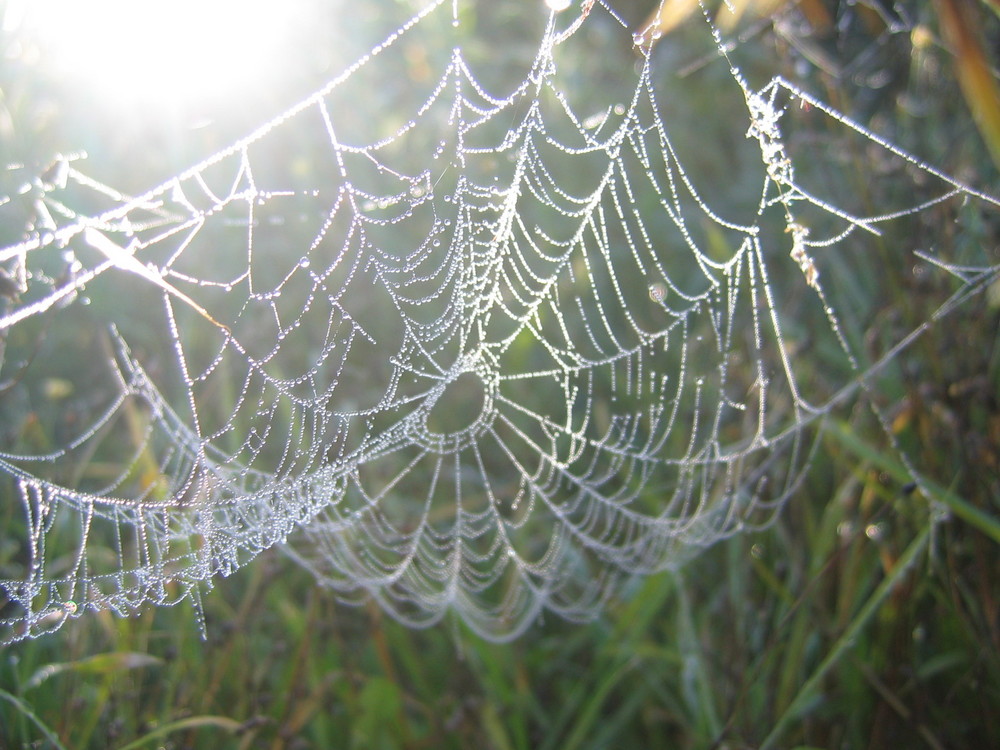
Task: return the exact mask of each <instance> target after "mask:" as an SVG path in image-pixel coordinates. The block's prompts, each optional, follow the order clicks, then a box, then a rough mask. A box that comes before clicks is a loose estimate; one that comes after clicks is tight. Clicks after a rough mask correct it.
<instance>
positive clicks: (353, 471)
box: [0, 2, 997, 642]
mask: <svg viewBox="0 0 1000 750" xmlns="http://www.w3.org/2000/svg"><path fill="white" fill-rule="evenodd" d="M502 5H503V4H502V3H498V4H496V6H497V7H500V6H502ZM518 7H519V9H520V10H519V11H518V13H519V17H524V18H522V20H521V21H520V22H521V23H524V24H525V26H526V28H527V30H528V31H526V32H525V33H526V34H527V33H528V32H529V31H530V32H531V33H532V34H533V35H534V36H533V37H532V41H531V42H530V44H531V45H533V50H534V55H533V56H532V55H527V56H520V57H519V56H518V51H517V50H515V51H510V50H507V51H506V53H507V54H506V57H503V56H501V52H502V51H501V50H498V49H497V48H496V47H495V46H493V47H491V46H490V38H489V34H488V32H483V31H479V32H478V33H476V32H475V31H469V30H468V29H467V28H466V27H465V26H464V25H463V24H462V23H456V24H454V25H453V23H452V20H453V17H452V14H453V13H454V12H455V11H454V8H453V5H452V3H442V2H437V3H432V4H430V5H429V6H428V7H427V8H426V9H425V10H424V11H422V12H421V13H420V15H418V16H417V17H415V18H414V19H413V20H411V21H410V22H408V23H406V24H404V25H403V26H401V27H400V28H399V30H398V31H396V32H395V33H393V34H392V35H391V36H390V37H388V38H387V39H386V40H385V42H383V43H382V44H381V45H379V46H378V47H376V48H375V49H374V50H373V51H372V53H371V54H370V55H368V56H367V57H365V58H364V59H362V60H361V61H360V62H359V63H357V64H356V65H355V66H353V67H352V68H350V69H349V70H348V71H346V72H345V73H344V74H343V75H341V76H340V77H339V78H337V79H336V80H334V81H333V82H331V83H330V84H329V85H328V86H327V87H326V88H325V89H323V90H322V91H321V92H319V93H317V94H316V95H314V96H312V97H310V98H308V99H306V100H304V101H302V102H301V103H300V104H299V105H297V106H296V107H295V108H294V109H292V110H291V111H289V112H287V113H286V114H284V115H282V116H280V117H278V118H277V119H275V120H273V121H271V122H269V123H267V124H266V125H264V126H263V127H261V128H260V129H259V130H258V131H257V132H255V133H254V134H253V135H252V136H250V137H249V138H247V139H245V140H242V141H240V142H238V143H236V144H234V145H233V146H232V147H230V148H228V149H226V150H224V151H222V152H220V153H218V154H216V155H215V156H213V157H212V158H210V159H209V160H207V161H206V162H204V163H202V164H200V165H198V166H197V167H195V168H193V169H191V170H189V171H187V172H185V173H183V174H181V175H178V176H177V177H175V178H173V179H171V180H169V181H168V182H166V183H164V184H163V185H161V186H160V187H158V188H156V189H154V190H152V191H150V192H148V193H146V194H145V195H143V196H141V197H139V198H134V199H133V198H128V197H126V196H123V195H120V194H118V193H117V192H116V191H115V190H112V189H110V188H107V187H105V186H103V185H100V184H98V183H96V182H94V181H93V180H90V179H89V178H87V177H86V176H85V175H84V174H83V173H81V172H80V171H78V169H77V166H78V165H77V164H76V163H73V162H68V161H64V162H62V163H60V164H57V165H56V169H55V176H54V177H53V176H52V175H51V174H50V175H48V176H46V177H43V178H40V179H37V180H35V181H34V182H32V183H31V184H30V185H28V186H26V188H25V190H24V191H22V193H21V194H19V195H16V196H14V197H13V198H12V199H10V200H8V201H7V203H6V205H5V206H4V207H3V208H4V209H5V210H13V209H14V208H16V207H18V206H23V205H28V206H29V207H30V209H31V210H30V216H29V219H28V222H27V226H26V230H25V231H26V233H25V235H24V240H23V241H22V242H20V243H18V244H15V245H12V246H9V247H7V248H6V249H4V250H0V267H2V269H3V271H4V273H3V277H2V279H0V280H2V281H3V283H4V290H5V291H4V297H3V298H2V305H3V306H2V307H0V312H2V315H0V331H2V336H3V342H4V344H5V346H6V350H5V353H4V359H3V370H2V380H3V392H2V395H0V406H2V407H3V409H4V414H5V415H6V416H5V420H7V424H8V425H10V427H8V428H7V429H5V431H4V435H3V438H2V439H3V443H2V446H0V447H2V449H3V452H2V454H0V474H2V477H3V481H4V484H3V489H2V490H0V496H2V497H3V499H4V502H5V503H6V504H7V506H8V508H7V517H8V518H9V519H11V524H12V525H11V528H15V527H16V528H17V529H21V530H22V531H21V532H19V533H22V536H21V538H20V540H19V542H18V545H17V546H16V549H15V551H14V552H12V553H5V557H4V558H3V560H2V561H0V562H2V565H0V591H2V596H3V598H0V606H2V609H0V622H2V624H3V626H4V628H5V633H4V634H3V636H2V639H3V641H4V642H9V641H13V640H17V639H20V638H24V637H31V636H35V635H38V634H39V633H42V632H45V631H47V630H51V629H53V628H55V627H58V626H60V625H61V624H63V623H64V622H65V621H66V620H67V619H68V618H69V617H70V616H79V615H80V614H82V613H83V612H84V611H86V610H97V609H104V608H108V609H112V610H114V611H116V612H119V613H129V612H132V611H134V610H136V609H137V608H139V607H141V606H143V605H145V604H147V603H154V604H164V603H170V602H175V601H178V600H181V599H183V598H185V597H188V596H194V595H196V594H197V591H198V588H199V586H200V585H201V584H203V583H210V582H211V581H212V579H213V578H214V577H215V576H217V575H220V574H222V575H227V574H229V573H231V572H233V571H235V570H236V569H238V568H240V567H241V566H242V565H244V564H246V563H247V562H249V561H250V560H252V559H253V558H254V557H255V556H256V555H257V554H258V553H260V552H261V551H263V550H265V549H268V548H270V547H272V546H274V545H279V544H280V545H284V548H285V549H286V550H287V551H288V553H289V554H290V555H291V556H292V557H293V558H295V559H296V560H297V561H299V562H300V563H301V564H303V565H304V566H306V567H307V568H308V569H310V570H311V571H312V572H313V573H314V574H315V576H316V578H317V579H318V580H319V581H320V582H321V583H322V584H324V585H327V586H331V587H333V588H335V589H337V590H338V591H339V592H341V593H342V595H343V596H344V597H345V598H348V599H351V598H355V597H363V596H368V595H370V596H373V597H375V598H376V599H377V600H378V601H379V602H380V603H381V605H382V606H383V607H385V608H386V609H387V610H388V611H389V612H391V613H392V614H393V615H394V616H395V617H397V618H399V619H400V620H402V621H403V622H406V623H409V624H413V625H428V624H431V623H434V622H436V621H438V620H439V619H440V618H441V617H442V616H443V615H444V614H445V613H446V612H448V611H449V610H452V611H454V612H456V613H457V614H458V615H459V616H461V617H462V618H463V619H464V620H465V621H466V622H467V623H468V624H469V625H470V626H471V627H472V628H473V629H474V630H476V631H477V632H479V633H481V634H482V635H483V636H485V637H487V638H492V639H498V640H499V639H504V638H510V637H514V636H516V635H517V634H519V633H521V632H522V631H523V630H524V629H525V628H526V627H528V625H529V624H530V623H531V622H532V621H533V620H534V619H535V618H536V617H537V616H538V615H539V613H541V612H542V611H543V610H545V609H548V610H551V611H553V612H556V613H558V614H560V615H562V616H563V617H566V618H569V619H572V620H584V619H587V618H590V617H592V616H593V615H594V614H595V613H596V612H597V611H599V609H600V607H601V606H602V605H603V604H604V603H605V601H606V600H607V599H608V598H609V597H612V596H614V595H615V594H616V592H617V591H618V590H619V588H620V584H621V582H622V579H623V577H625V576H629V575H633V574H636V573H649V572H652V571H658V570H663V569H665V568H670V567H674V566H677V565H679V564H681V563H682V562H683V561H684V560H685V559H686V558H687V557H689V556H690V554H692V553H693V552H696V551H697V550H698V549H700V548H703V547H705V546H706V545H709V544H712V543H714V542H716V541H717V540H719V539H722V538H724V537H727V536H728V535H731V534H733V533H735V532H737V531H740V530H743V529H748V528H755V527H759V526H761V525H764V524H767V523H768V522H769V521H770V520H771V519H772V518H773V516H774V514H775V513H776V512H777V511H778V510H779V509H780V508H781V506H782V504H783V503H784V502H785V501H786V499H787V498H788V497H789V496H790V495H791V494H792V493H794V492H795V490H796V488H797V487H798V486H799V483H800V480H801V478H802V476H803V472H804V471H805V470H806V468H807V467H808V465H809V462H810V459H811V457H812V456H813V454H814V453H815V451H816V450H817V447H818V443H817V434H818V431H819V429H820V427H821V422H822V418H823V417H824V416H825V415H827V414H829V413H830V411H831V409H832V408H833V407H834V406H835V405H836V404H837V403H839V402H841V401H842V400H843V399H844V398H845V397H846V396H848V395H849V394H851V393H852V392H853V391H854V390H856V389H857V388H858V387H859V385H863V384H871V383H872V382H873V379H874V378H876V376H877V373H878V370H879V368H880V367H883V366H885V365H886V363H887V362H889V361H891V360H892V359H893V358H894V357H895V355H896V353H897V352H898V351H899V348H900V347H901V346H902V345H905V343H907V342H908V340H909V339H910V338H911V337H912V336H914V335H916V333H919V331H920V330H922V329H921V328H920V327H917V329H916V331H914V327H913V326H910V327H905V326H902V325H900V324H898V323H892V322H884V321H883V322H882V323H881V324H880V323H879V320H878V317H877V308H876V307H874V303H873V302H871V299H872V297H873V296H876V295H872V294H870V293H868V294H866V293H865V290H866V289H867V288H868V286H869V285H870V284H872V283H876V282H877V281H878V280H880V279H881V278H883V277H890V276H899V277H902V276H903V275H904V274H906V273H909V272H910V269H911V268H912V267H913V264H914V263H919V264H921V267H922V268H923V269H924V270H925V271H926V273H927V274H928V275H931V274H933V275H935V276H938V277H940V283H941V285H942V286H941V288H942V313H943V311H944V310H946V309H947V307H948V306H949V305H951V304H953V303H954V302H956V301H958V300H960V299H961V298H963V297H964V296H966V295H968V294H970V293H972V292H974V291H978V290H979V289H981V288H982V287H983V286H984V285H986V284H988V283H990V282H991V281H992V280H993V279H995V276H996V272H997V264H996V258H990V257H987V255H986V253H985V252H984V251H982V250H981V246H971V247H970V246H969V245H963V246H959V245H958V243H956V242H952V243H950V244H949V242H947V241H945V240H941V241H933V242H926V241H922V240H921V239H920V238H922V237H926V236H927V232H928V231H929V229H928V228H929V227H934V226H939V225H943V224H945V223H946V217H947V218H948V220H954V219H955V218H956V217H957V218H963V217H966V218H967V217H968V216H969V215H971V213H970V212H977V213H976V215H977V216H983V215H985V216H989V214H990V212H993V211H995V209H996V207H997V204H996V202H995V201H994V200H993V199H991V198H988V197H987V196H985V195H983V194H981V193H978V192H976V191H975V190H973V189H972V188H970V187H967V186H965V185H963V184H961V183H960V182H958V181H956V180H952V179H951V178H949V177H947V176H946V175H944V174H943V173H941V172H938V171H936V170H935V169H933V168H931V167H930V166H929V165H927V164H925V163H922V162H920V161H919V160H917V159H914V158H912V157H910V156H908V155H907V154H906V153H904V152H903V151H901V150H899V149H897V148H895V147H894V146H892V145H891V144H889V143H888V142H887V141H884V140H881V139H879V138H877V137H876V136H874V135H873V134H871V133H869V132H867V131H865V130H864V129H863V128H860V127H859V126H856V125H854V124H852V123H851V122H850V121H849V120H847V119H846V118H844V117H842V116H841V115H839V114H838V113H836V112H835V111H833V110H832V109H830V108H828V107H826V106H825V105H823V104H822V103H821V102H820V101H819V100H816V99H814V98H812V97H810V96H808V95H807V94H805V93H804V92H802V91H800V90H798V89H797V88H796V87H794V86H792V85H791V84H788V83H786V82H785V81H784V80H783V79H780V78H774V79H772V80H770V81H765V82H764V85H762V86H759V87H756V88H755V87H754V86H753V85H752V84H751V83H750V82H749V81H748V80H747V79H746V78H744V76H743V74H742V73H741V72H740V70H739V69H738V68H737V67H736V63H735V62H734V61H733V59H731V58H730V57H727V56H725V55H723V54H722V53H720V52H718V50H724V49H726V47H725V46H724V45H723V43H722V40H721V39H719V38H717V37H716V38H715V39H714V41H712V40H710V42H711V44H712V45H717V48H716V47H715V46H713V47H710V48H709V49H715V50H716V54H715V55H714V60H715V62H711V63H710V65H709V69H710V70H709V72H710V73H711V75H714V76H715V77H714V78H712V79H709V80H707V81H706V82H705V83H703V84H701V85H712V86H716V87H717V88H718V92H717V95H716V96H715V97H714V98H713V103H712V107H713V111H714V112H715V115H714V117H713V118H701V119H699V116H698V115H697V114H696V113H691V112H686V111H685V102H684V101H682V100H680V98H679V97H680V95H679V94H677V93H676V92H675V91H674V90H673V89H671V88H670V85H671V84H669V81H671V80H674V79H673V78H671V77H670V76H668V75H667V74H666V73H667V72H668V70H669V65H668V63H667V61H666V60H665V55H664V54H660V51H659V49H657V48H653V47H651V46H650V45H649V43H647V42H644V43H642V44H640V45H639V46H637V47H636V48H635V49H634V51H633V50H632V49H631V47H632V43H633V39H632V33H631V32H630V31H629V30H628V29H627V27H626V25H625V24H624V23H623V22H622V21H621V20H620V19H619V17H618V16H617V15H616V14H615V12H614V10H613V9H612V8H611V7H609V6H608V5H606V4H605V3H603V2H599V3H597V4H594V3H592V2H591V3H584V5H583V7H580V6H579V5H574V6H573V7H572V8H571V9H570V10H568V11H566V12H565V13H550V12H548V11H547V10H546V9H544V8H543V7H542V6H541V4H540V3H539V4H538V7H537V8H536V7H534V6H533V5H532V4H531V3H527V4H526V3H520V4H519V5H518ZM713 33H714V32H713ZM428 38H433V39H438V40H439V39H450V42H451V43H449V44H446V45H442V44H440V43H436V44H435V45H434V46H433V47H430V46H428V43H427V41H426V39H428ZM639 41H642V40H641V39H640V40H639ZM415 55H416V56H417V57H420V58H421V59H420V62H419V65H417V64H415V63H414V56H415ZM584 58H585V59H587V60H588V64H587V66H586V67H585V70H586V71H587V73H588V74H589V75H603V76H605V77H606V78H607V79H608V80H610V82H611V85H602V86H600V87H597V86H591V85H589V83H590V82H589V81H588V80H586V79H583V78H581V73H580V68H579V66H578V63H577V62H575V61H579V60H581V59H584ZM498 60H499V61H500V62H497V61H498ZM707 74H708V73H706V75H707ZM401 81H402V82H403V83H401ZM511 81H513V82H514V83H511ZM609 91H611V92H613V95H614V97H615V98H606V97H608V92H609ZM602 97H605V98H602ZM685 122H687V123H688V124H687V125H685ZM792 124H794V126H795V127H796V128H798V129H799V131H800V132H817V133H824V134H825V135H824V136H823V138H824V139H825V140H823V141H817V140H813V141H810V140H808V139H798V140H796V139H786V138H785V137H784V136H783V129H785V128H786V127H791V126H792ZM672 128H673V129H672ZM702 131H704V132H702ZM712 138H721V139H723V140H721V141H720V142H712V141H711V139H712ZM820 142H823V143H827V142H828V143H832V144H833V146H831V147H829V150H823V148H826V147H821V146H820V145H818V143H820ZM845 149H847V150H846V151H845ZM850 149H854V154H855V155H858V154H860V155H862V157H863V158H864V159H865V160H866V163H868V164H869V165H871V168H872V170H873V172H877V176H873V177H872V180H873V181H875V180H881V181H882V182H883V183H884V184H885V185H889V186H897V187H895V188H894V189H886V190H883V191H881V192H880V193H879V195H880V196H882V198H881V199H880V200H881V201H882V203H881V204H880V205H877V206H873V204H872V203H871V202H870V201H869V200H867V197H866V196H864V195H860V193H859V191H860V192H863V190H862V189H861V188H859V186H858V185H857V183H856V180H855V181H854V182H852V181H851V172H850V169H851V165H852V162H851V160H850V159H849V158H847V156H845V154H848V153H850ZM706 152H709V153H706ZM713 156H714V157H721V158H722V159H724V163H725V165H726V169H725V170H724V171H723V172H722V173H719V172H718V170H716V171H715V172H714V173H713V172H712V163H711V158H710V157H713ZM689 163H693V164H695V165H703V166H704V165H705V164H707V165H708V166H706V167H705V168H704V169H703V170H702V171H704V172H706V173H707V174H705V175H702V174H698V173H696V170H695V168H694V167H692V168H691V169H690V170H689V169H688V167H687V165H688V164H689ZM854 163H856V160H855V162H854ZM817 165H818V166H817ZM841 200H844V201H845V202H841ZM973 244H974V243H973ZM866 300H867V301H866ZM86 303H89V304H86ZM109 323H110V325H109ZM880 325H881V327H880ZM873 331H874V332H875V333H874V334H873V333H872V332H873ZM817 361H821V362H823V364H822V365H821V366H817V364H816V362H817ZM67 362H69V363H70V364H67ZM807 362H808V366H805V363H807ZM866 387H867V386H866Z"/></svg>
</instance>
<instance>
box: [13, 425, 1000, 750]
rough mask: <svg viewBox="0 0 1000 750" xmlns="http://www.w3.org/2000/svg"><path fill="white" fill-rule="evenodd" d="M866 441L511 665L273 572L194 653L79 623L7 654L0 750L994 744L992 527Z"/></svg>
mask: <svg viewBox="0 0 1000 750" xmlns="http://www.w3.org/2000/svg"><path fill="white" fill-rule="evenodd" d="M860 421H861V422H867V420H860ZM862 439H863V438H862V437H861V436H859V435H858V434H857V433H856V432H853V431H851V429H850V428H849V427H846V426H836V427H834V428H832V429H831V430H829V431H828V433H827V435H826V437H825V438H824V445H823V451H824V452H825V453H826V455H827V456H828V459H827V460H828V461H829V462H830V463H831V465H832V468H830V467H827V468H828V470H827V471H819V472H817V475H819V476H818V478H817V480H816V483H815V484H811V485H809V486H807V487H806V488H804V490H803V492H802V493H800V495H799V496H798V497H797V498H796V499H794V500H793V502H792V503H790V505H789V506H788V508H787V509H786V512H785V513H784V514H783V515H782V516H781V517H780V518H779V520H778V522H777V523H776V524H775V525H774V526H773V527H772V528H771V529H769V530H767V531H766V532H762V533H759V534H754V535H748V536H743V537H737V538H734V539H732V540H731V541H729V542H725V543H722V544H720V545H717V546H716V547H714V548H712V549H710V550H708V551H707V552H706V553H705V554H703V555H702V556H700V557H698V558H696V559H695V560H694V561H693V562H692V563H690V564H689V565H688V566H687V567H686V568H685V569H684V570H683V571H682V572H681V573H680V574H662V575H658V576H652V577H649V578H646V579H644V580H639V581H635V582H634V585H633V586H631V587H630V589H629V590H628V591H627V592H623V594H622V596H621V597H620V598H619V599H618V600H616V601H615V602H613V603H612V606H610V607H609V608H608V611H607V613H606V614H605V615H604V616H603V617H602V618H601V619H600V620H598V621H597V622H594V623H592V624H589V625H572V624H567V623H564V622H561V621H559V620H558V619H557V618H554V617H551V616H547V617H545V619H544V621H543V622H540V623H539V624H538V626H537V627H536V628H534V629H532V630H531V631H530V632H529V633H528V634H527V635H526V636H525V637H523V638H521V639H520V640H518V641H516V642H514V643H511V644H506V645H495V644H490V643H486V642H483V641H481V640H479V639H478V638H477V637H475V636H474V635H471V634H469V633H468V632H466V631H465V630H464V628H463V627H462V626H461V625H460V624H458V623H456V622H448V623H444V624H442V625H440V626H438V627H435V628H431V629H428V630H424V631H414V630H409V629H407V628H405V627H402V626H400V625H399V624H397V623H395V622H394V621H391V620H389V619H387V618H385V617H384V616H383V615H382V614H381V613H380V611H379V610H378V609H377V608H375V607H367V608H365V607H362V608H353V607H347V606H345V605H342V604H339V603H338V602H337V601H336V600H335V599H334V598H333V597H332V596H330V595H329V594H328V593H326V592H324V591H320V590H317V589H316V588H315V587H314V586H313V585H312V582H311V580H310V579H309V577H308V576H307V575H306V574H305V573H303V572H302V571H301V570H298V569H297V568H296V567H295V566H294V565H292V564H290V563H289V562H287V561H285V560H284V559H282V558H281V557H279V556H277V555H272V554H268V555H266V556H265V558H264V559H262V560H259V561H258V562H257V563H256V564H254V565H251V566H248V567H247V568H246V569H245V570H244V571H242V572H241V573H239V574H238V575H236V576H234V577H233V578H231V579H229V580H225V581H221V582H220V584H219V586H218V588H217V589H216V590H215V591H213V592H212V593H211V594H207V595H206V596H205V597H204V606H205V612H206V618H207V628H208V631H207V632H208V640H207V641H203V640H201V638H200V634H199V629H198V624H197V622H196V616H195V613H194V611H193V609H192V608H191V607H190V606H187V605H183V606H179V607H175V608H166V609H160V610H156V611H153V610H151V611H148V612H146V613H145V614H143V615H141V616H139V617H136V618H133V619H117V618H115V617H113V616H111V615H109V614H104V615H100V616H92V617H86V618H83V619H80V620H76V621H73V622H72V623H70V624H69V625H67V626H66V627H64V628H63V629H62V630H61V631H59V632H58V633H56V634H54V635H52V636H50V637H47V638H43V639H39V640H36V641H31V642H26V643H21V644H18V645H15V646H12V647H9V648H7V649H5V650H4V651H3V652H0V685H2V686H3V691H4V692H2V693H0V727H2V730H0V737H2V739H3V742H4V745H3V746H5V747H11V748H18V747H59V746H60V743H61V746H63V747H67V748H88V747H95V748H97V747H101V748H104V747H117V748H140V747H166V748H171V747H173V748H182V747H206V746H211V747H218V748H224V747H225V748H229V747H232V748H242V747H270V748H306V747H317V748H321V747H324V748H325V747H349V748H402V747H406V748H421V747H426V748H439V747H454V748H465V747H480V748H497V749H499V750H506V749H507V748H511V749H518V748H553V749H555V748H581V749H582V748H607V747H679V748H708V747H719V748H721V747H777V748H784V747H803V748H805V747H838V748H839V747H884V746H894V747H895V746H898V747H929V748H940V747H948V748H953V747H989V746H995V745H996V744H997V741H998V740H1000V727H998V723H997V721H996V719H995V715H996V714H995V709H996V707H997V706H1000V656H998V654H1000V649H998V648H997V646H998V643H997V634H998V631H997V621H996V617H997V615H996V613H997V608H996V606H995V605H996V602H997V601H998V596H1000V590H998V589H1000V584H998V581H997V579H996V576H995V575H992V572H993V571H995V570H996V562H997V554H996V553H997V547H996V543H995V541H994V540H993V539H991V538H989V534H990V531H991V529H992V526H991V525H989V524H986V525H985V527H982V528H977V526H976V525H975V524H973V523H970V522H969V521H968V520H966V519H965V518H963V517H961V516H959V515H958V514H948V513H947V509H948V508H949V507H951V505H949V504H946V503H947V500H946V499H941V498H930V497H927V496H926V495H924V493H923V491H922V490H920V489H917V490H914V491H908V490H909V488H908V487H907V486H906V484H907V482H906V481H903V480H905V479H906V475H905V474H904V473H901V472H900V470H899V468H898V466H896V465H895V464H894V463H893V461H892V459H891V457H890V456H889V454H888V453H887V452H884V451H883V450H882V449H880V448H878V447H877V444H875V443H872V444H869V443H861V442H860V441H861V440H862ZM869 439H872V440H874V438H872V437H870V438H869ZM947 497H954V498H956V499H957V495H956V490H955V489H952V490H949V494H947V495H943V498H947ZM980 499H981V498H980ZM962 502H963V503H966V504H972V503H973V502H974V499H972V498H965V499H963V500H962Z"/></svg>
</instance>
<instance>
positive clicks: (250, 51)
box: [8, 0, 300, 106]
mask: <svg viewBox="0 0 1000 750" xmlns="http://www.w3.org/2000/svg"><path fill="white" fill-rule="evenodd" d="M15 4H16V3H15ZM297 5H300V3H295V2H284V3H282V2H274V1H273V0H170V2H164V1H163V0H88V1H87V2H81V1H80V0H23V1H22V4H21V13H22V14H23V20H22V22H21V23H22V24H23V25H24V26H25V27H27V28H29V29H30V30H32V32H33V33H34V34H35V35H36V36H37V38H38V40H39V43H40V46H41V51H42V54H43V55H44V56H45V57H46V64H47V65H48V66H49V67H50V68H51V69H52V70H53V71H55V72H56V73H57V74H58V75H61V76H67V77H70V76H71V77H72V78H73V80H74V82H76V80H79V81H80V82H81V84H84V83H85V85H86V86H87V88H88V89H89V90H92V91H93V92H94V93H95V94H96V95H99V96H100V97H101V98H104V99H110V100H111V101H110V103H116V104H119V105H125V106H130V105H143V106H147V105H167V106H176V105H184V104H188V103H192V102H197V101H199V100H203V99H205V98H207V97H212V98H217V97H222V96H226V97H229V96H232V95H238V94H240V93H245V92H246V91H247V90H248V89H249V88H250V87H251V86H253V85H255V83H257V82H259V80H260V78H261V77H262V76H266V75H267V74H268V73H269V72H271V71H273V70H274V69H275V68H276V67H280V65H276V63H279V62H280V56H281V55H282V54H283V53H287V50H285V49H283V48H282V43H284V42H285V40H286V38H287V37H286V36H285V34H284V33H283V32H285V31H287V28H288V25H289V22H290V21H291V20H292V13H293V11H292V8H294V7H296V6H297ZM8 13H9V11H8Z"/></svg>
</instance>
